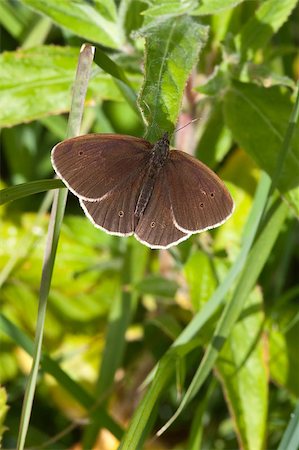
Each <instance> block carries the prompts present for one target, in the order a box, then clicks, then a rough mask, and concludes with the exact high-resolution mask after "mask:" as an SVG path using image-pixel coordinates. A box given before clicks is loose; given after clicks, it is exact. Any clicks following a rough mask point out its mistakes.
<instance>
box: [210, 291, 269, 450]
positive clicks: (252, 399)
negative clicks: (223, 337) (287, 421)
mask: <svg viewBox="0 0 299 450" xmlns="http://www.w3.org/2000/svg"><path fill="white" fill-rule="evenodd" d="M245 307H246V310H247V314H246V310H244V313H243V317H242V318H241V319H240V320H239V321H238V322H237V324H236V325H235V326H234V328H233V330H232V332H231V334H230V336H229V338H228V340H227V342H226V343H225V346H224V348H223V350H222V352H221V354H220V358H219V360H218V363H217V371H218V375H219V377H220V379H221V383H222V386H223V388H224V392H225V399H226V401H227V403H228V405H229V410H230V411H231V412H232V415H233V417H234V423H235V427H236V429H237V434H238V437H239V439H238V440H239V442H241V443H242V445H241V447H242V448H244V449H248V450H262V449H263V448H264V443H265V434H266V423H267V422H266V421H267V410H268V371H267V364H266V361H265V355H266V348H265V344H266V343H265V339H264V338H263V337H262V336H261V329H262V327H263V321H264V314H263V312H262V309H261V308H262V298H261V294H260V292H259V291H258V289H255V290H254V291H253V292H252V293H251V295H250V296H249V298H248V300H247V302H246V304H245Z"/></svg>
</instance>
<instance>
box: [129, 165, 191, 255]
mask: <svg viewBox="0 0 299 450" xmlns="http://www.w3.org/2000/svg"><path fill="white" fill-rule="evenodd" d="M165 176H166V173H165V168H162V169H161V171H160V173H159V176H158V178H157V179H156V182H155V185H154V189H153V192H152V195H151V198H150V200H149V203H148V205H147V207H146V209H145V211H144V214H143V215H142V216H141V218H140V220H139V222H138V224H137V227H136V229H135V233H134V234H135V237H136V239H138V240H139V241H140V242H141V243H142V244H145V245H147V246H148V247H151V248H168V247H171V246H172V245H175V244H178V243H179V242H181V241H183V240H185V239H187V238H188V237H189V236H190V233H189V234H186V233H184V232H182V231H180V230H178V229H177V227H176V226H175V224H174V222H173V216H172V210H171V203H170V198H169V195H168V188H167V185H166V178H165Z"/></svg>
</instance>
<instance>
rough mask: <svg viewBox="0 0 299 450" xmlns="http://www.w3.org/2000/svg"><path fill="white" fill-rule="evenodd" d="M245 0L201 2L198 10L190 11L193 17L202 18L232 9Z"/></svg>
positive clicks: (208, 0) (202, 0) (207, 0)
mask: <svg viewBox="0 0 299 450" xmlns="http://www.w3.org/2000/svg"><path fill="white" fill-rule="evenodd" d="M244 1H245V0H201V1H200V2H199V3H200V4H199V6H198V8H196V9H195V10H194V11H192V14H193V15H195V14H196V15H198V16H204V15H208V14H217V13H220V12H222V11H225V10H226V9H231V8H234V7H235V6H237V5H239V4H240V3H243V2H244Z"/></svg>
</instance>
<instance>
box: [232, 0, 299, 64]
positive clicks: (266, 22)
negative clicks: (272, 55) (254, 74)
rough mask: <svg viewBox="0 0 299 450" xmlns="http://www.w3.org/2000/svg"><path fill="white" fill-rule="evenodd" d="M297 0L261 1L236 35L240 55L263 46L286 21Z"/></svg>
mask: <svg viewBox="0 0 299 450" xmlns="http://www.w3.org/2000/svg"><path fill="white" fill-rule="evenodd" d="M297 3H298V0H284V1H281V0H267V1H264V2H262V4H261V5H260V7H259V8H258V9H257V11H256V13H255V15H254V16H253V17H251V18H250V19H249V20H248V22H247V23H246V25H245V26H244V28H243V29H242V31H241V33H240V34H239V35H238V36H236V39H235V40H236V44H237V47H238V48H239V49H240V50H241V53H242V55H243V56H244V57H245V58H246V55H247V54H248V52H249V54H250V55H252V54H254V53H255V52H256V51H257V50H259V49H261V48H263V47H265V46H266V45H267V43H268V42H269V40H270V38H271V36H272V35H273V34H274V33H276V32H277V31H278V30H279V28H280V27H281V26H282V25H283V24H284V23H285V22H286V21H287V19H288V17H289V15H290V14H291V12H292V10H293V9H294V8H295V6H296V4H297Z"/></svg>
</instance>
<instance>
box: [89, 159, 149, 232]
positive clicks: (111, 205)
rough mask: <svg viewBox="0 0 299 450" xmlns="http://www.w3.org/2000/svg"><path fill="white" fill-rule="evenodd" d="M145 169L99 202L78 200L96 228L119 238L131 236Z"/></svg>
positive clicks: (134, 174) (116, 187)
mask: <svg viewBox="0 0 299 450" xmlns="http://www.w3.org/2000/svg"><path fill="white" fill-rule="evenodd" d="M146 169H147V168H146V167H143V168H142V169H141V170H140V171H139V173H138V174H137V175H136V173H133V174H132V175H131V176H130V177H129V178H127V179H126V180H125V181H123V182H122V183H119V184H118V185H117V186H115V187H114V188H113V189H112V190H111V191H110V192H108V194H106V195H105V196H104V197H102V198H101V199H100V200H96V201H87V200H83V199H82V198H80V204H81V206H82V208H83V210H84V212H85V214H86V215H87V217H88V218H89V220H91V222H92V223H93V224H94V225H95V226H96V227H97V228H100V229H102V230H104V231H106V232H108V233H110V234H116V235H119V236H129V235H130V234H133V232H134V229H135V225H136V222H135V221H136V219H135V216H134V211H135V207H136V203H137V199H138V195H139V193H140V190H141V186H142V182H143V178H144V175H145V173H146Z"/></svg>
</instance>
